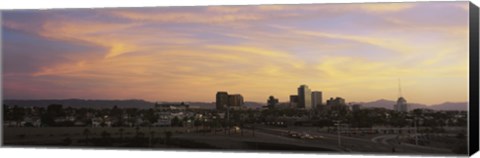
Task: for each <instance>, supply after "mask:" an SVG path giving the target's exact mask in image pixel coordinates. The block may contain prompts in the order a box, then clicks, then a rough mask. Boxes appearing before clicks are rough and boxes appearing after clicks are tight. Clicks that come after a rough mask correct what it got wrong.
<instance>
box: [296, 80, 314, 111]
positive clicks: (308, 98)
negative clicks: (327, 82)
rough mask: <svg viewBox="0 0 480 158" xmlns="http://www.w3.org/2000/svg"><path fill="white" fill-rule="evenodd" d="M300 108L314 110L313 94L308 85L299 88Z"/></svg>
mask: <svg viewBox="0 0 480 158" xmlns="http://www.w3.org/2000/svg"><path fill="white" fill-rule="evenodd" d="M298 107H299V108H304V109H307V110H309V109H312V92H311V91H310V89H309V88H308V86H307V85H301V86H300V87H298Z"/></svg>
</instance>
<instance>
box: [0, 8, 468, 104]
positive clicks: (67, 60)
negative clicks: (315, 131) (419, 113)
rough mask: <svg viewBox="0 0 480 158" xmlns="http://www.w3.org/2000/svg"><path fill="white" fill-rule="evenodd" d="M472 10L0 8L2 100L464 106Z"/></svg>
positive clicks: (466, 95) (466, 93) (466, 96)
mask: <svg viewBox="0 0 480 158" xmlns="http://www.w3.org/2000/svg"><path fill="white" fill-rule="evenodd" d="M468 4H469V2H413V3H411V2H401V3H356V4H355V3H352V4H308V5H305V4H297V5H248V6H195V7H145V8H96V9H52V10H7V11H1V12H2V19H3V21H2V42H3V59H4V62H3V70H4V71H3V95H4V96H3V97H4V98H115V99H116V98H119V99H121V98H124V99H126V98H144V100H165V101H181V100H196V101H199V102H211V101H214V100H215V94H216V92H217V91H227V92H228V93H232V94H242V95H243V97H244V98H245V100H251V101H254V102H265V101H266V99H267V98H268V96H270V95H273V96H275V97H276V98H279V99H280V101H281V102H285V101H288V100H289V98H288V97H289V95H295V94H296V93H297V88H298V86H299V85H301V84H306V85H308V86H309V87H310V89H311V90H312V91H322V92H324V100H326V99H328V98H330V97H336V96H338V97H342V98H345V99H346V101H347V102H352V101H355V102H369V101H375V100H379V99H381V98H383V99H387V100H396V99H397V98H398V97H399V95H400V94H399V92H398V87H399V86H398V79H399V78H400V79H401V88H402V94H401V95H402V96H404V97H405V98H406V99H407V101H408V102H410V103H421V104H426V105H433V104H441V103H444V102H468V101H466V100H468V75H469V73H468V15H469V14H468Z"/></svg>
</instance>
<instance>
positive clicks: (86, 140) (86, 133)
mask: <svg viewBox="0 0 480 158" xmlns="http://www.w3.org/2000/svg"><path fill="white" fill-rule="evenodd" d="M83 135H84V136H85V144H88V135H90V130H89V129H88V128H85V130H83Z"/></svg>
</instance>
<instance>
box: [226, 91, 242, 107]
mask: <svg viewBox="0 0 480 158" xmlns="http://www.w3.org/2000/svg"><path fill="white" fill-rule="evenodd" d="M242 105H243V96H242V95H240V94H232V95H228V106H229V107H239V106H242Z"/></svg>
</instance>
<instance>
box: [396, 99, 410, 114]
mask: <svg viewBox="0 0 480 158" xmlns="http://www.w3.org/2000/svg"><path fill="white" fill-rule="evenodd" d="M393 109H394V110H395V111H397V112H408V104H407V100H406V99H405V98H403V97H399V98H398V100H397V104H395V105H393Z"/></svg>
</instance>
